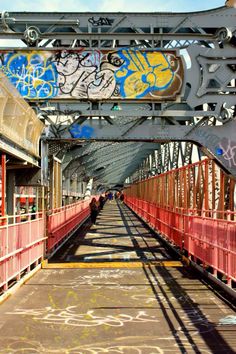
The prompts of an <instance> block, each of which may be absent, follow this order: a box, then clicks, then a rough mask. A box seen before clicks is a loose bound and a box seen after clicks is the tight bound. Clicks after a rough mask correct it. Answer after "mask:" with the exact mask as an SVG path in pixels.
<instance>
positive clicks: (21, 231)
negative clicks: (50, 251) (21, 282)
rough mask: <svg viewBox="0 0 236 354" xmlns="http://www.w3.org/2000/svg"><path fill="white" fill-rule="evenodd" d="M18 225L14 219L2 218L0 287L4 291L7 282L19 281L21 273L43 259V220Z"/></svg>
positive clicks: (41, 217)
mask: <svg viewBox="0 0 236 354" xmlns="http://www.w3.org/2000/svg"><path fill="white" fill-rule="evenodd" d="M38 216H39V218H38V219H35V220H32V221H30V220H29V221H26V222H19V223H10V222H13V220H14V218H15V217H10V216H8V217H4V222H2V225H1V226H0V287H1V288H3V289H4V290H6V289H7V288H8V285H9V282H10V281H13V280H14V279H19V278H20V277H21V273H22V272H23V271H27V270H28V271H29V269H30V266H31V265H32V264H33V263H34V262H36V261H38V260H39V259H42V258H43V252H44V242H45V238H44V218H43V215H42V214H41V215H40V214H39V215H38Z"/></svg>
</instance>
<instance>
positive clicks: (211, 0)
mask: <svg viewBox="0 0 236 354" xmlns="http://www.w3.org/2000/svg"><path fill="white" fill-rule="evenodd" d="M224 4H225V0H149V1H147V0H65V1H62V0H36V1H33V0H0V11H1V12H2V11H9V12H11V11H31V12H37V11H46V12H50V11H53V12H68V11H69V12H70V11H71V12H85V11H90V12H113V11H114V12H116V11H120V12H189V11H201V10H208V9H213V8H217V7H220V6H224Z"/></svg>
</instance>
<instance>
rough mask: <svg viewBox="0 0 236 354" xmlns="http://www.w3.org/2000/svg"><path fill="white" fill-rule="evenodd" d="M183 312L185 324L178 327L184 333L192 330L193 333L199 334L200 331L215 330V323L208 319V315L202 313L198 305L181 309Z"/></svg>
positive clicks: (182, 319) (182, 317)
mask: <svg viewBox="0 0 236 354" xmlns="http://www.w3.org/2000/svg"><path fill="white" fill-rule="evenodd" d="M181 312H182V316H181V321H182V322H183V324H182V325H181V326H180V327H179V328H178V331H180V332H183V333H185V332H187V333H188V332H189V331H191V332H193V334H195V335H198V334H199V333H208V332H212V331H213V330H214V325H213V324H212V323H210V322H209V321H208V316H206V315H204V314H203V313H201V311H199V310H198V309H197V308H196V307H195V308H193V307H192V308H191V307H190V308H188V309H187V308H186V309H185V310H181ZM194 330H195V332H194Z"/></svg>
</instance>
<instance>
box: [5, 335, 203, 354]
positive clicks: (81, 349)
mask: <svg viewBox="0 0 236 354" xmlns="http://www.w3.org/2000/svg"><path fill="white" fill-rule="evenodd" d="M9 340H10V338H8V341H9ZM164 352H165V351H164V350H162V349H161V348H160V347H159V346H154V345H153V346H152V345H135V346H134V345H118V346H107V347H104V346H101V345H94V344H93V345H89V346H88V345H84V346H76V347H73V348H59V349H56V348H55V349H50V348H49V347H48V346H47V347H45V346H43V345H42V343H41V342H38V341H32V340H27V339H13V340H11V342H10V344H8V346H7V348H4V349H0V353H2V354H7V353H8V354H19V353H35V354H37V353H39V354H43V353H45V354H98V353H101V354H102V353H109V354H116V353H120V354H150V353H152V354H164ZM203 353H205V351H204V352H203Z"/></svg>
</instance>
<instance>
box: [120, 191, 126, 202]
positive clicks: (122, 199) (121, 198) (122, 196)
mask: <svg viewBox="0 0 236 354" xmlns="http://www.w3.org/2000/svg"><path fill="white" fill-rule="evenodd" d="M124 199H125V195H124V193H121V194H120V201H121V202H122V203H123V201H124Z"/></svg>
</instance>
